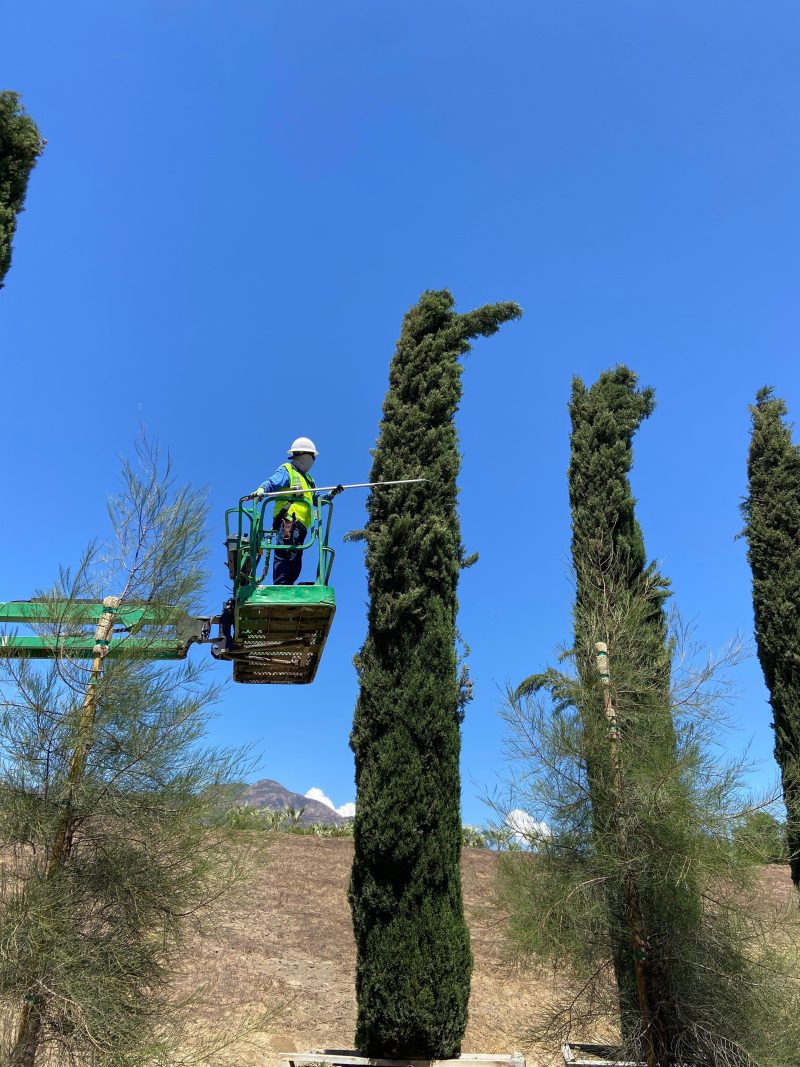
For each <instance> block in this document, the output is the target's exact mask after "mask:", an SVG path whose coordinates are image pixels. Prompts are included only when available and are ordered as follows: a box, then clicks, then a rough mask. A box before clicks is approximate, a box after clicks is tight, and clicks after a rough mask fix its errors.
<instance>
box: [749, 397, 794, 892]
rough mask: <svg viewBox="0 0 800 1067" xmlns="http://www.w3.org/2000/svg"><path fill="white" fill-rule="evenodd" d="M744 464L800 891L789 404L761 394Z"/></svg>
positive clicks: (761, 643) (759, 639) (766, 663)
mask: <svg viewBox="0 0 800 1067" xmlns="http://www.w3.org/2000/svg"><path fill="white" fill-rule="evenodd" d="M750 411H751V414H752V420H753V430H752V437H751V439H750V453H749V456H748V460H747V476H748V496H747V498H746V499H745V501H744V503H743V505H742V511H743V513H744V517H745V520H746V526H745V531H744V533H745V537H746V538H747V544H748V552H747V558H748V560H749V562H750V567H751V569H752V572H753V611H754V613H755V628H756V645H757V648H758V658H759V661H760V663H761V669H762V671H763V672H764V680H765V682H766V684H767V689H768V690H769V702H770V706H771V707H772V718H773V722H772V726H773V729H774V731H775V759H776V760H777V761H778V764H779V766H780V770H781V781H782V785H783V799H784V801H785V803H786V811H787V816H788V817H787V825H786V834H787V840H788V847H789V854H790V857H791V858H790V863H791V872H792V881H793V882H794V884H795V886H796V887H797V888H799V889H800V448H798V446H797V445H795V444H793V443H792V435H791V427H790V426H789V425H788V424H787V423H786V422H785V421H784V420H785V417H786V415H787V409H786V404H785V403H784V401H783V400H781V399H780V398H779V397H775V396H773V395H772V390H771V389H769V388H765V389H761V390H760V391H759V392H758V394H757V396H756V403H755V405H754V406H753V407H751V408H750Z"/></svg>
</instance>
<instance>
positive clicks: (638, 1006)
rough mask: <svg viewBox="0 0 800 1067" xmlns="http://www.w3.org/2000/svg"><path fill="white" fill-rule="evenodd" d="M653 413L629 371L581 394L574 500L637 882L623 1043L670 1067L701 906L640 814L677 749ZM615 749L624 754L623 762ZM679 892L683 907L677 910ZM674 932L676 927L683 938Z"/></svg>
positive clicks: (597, 808) (593, 754)
mask: <svg viewBox="0 0 800 1067" xmlns="http://www.w3.org/2000/svg"><path fill="white" fill-rule="evenodd" d="M653 407H654V397H653V392H652V390H650V389H643V390H639V389H637V380H636V375H635V374H633V372H632V371H630V370H628V369H627V368H626V367H622V366H620V367H617V368H616V369H615V370H613V371H609V372H606V373H604V374H602V375H601V376H600V378H599V379H598V380H597V382H596V383H595V384H594V385H593V386H591V388H588V389H587V388H586V386H585V385H584V384H583V382H581V381H580V380H576V381H574V382H573V388H572V398H571V403H570V416H571V420H572V440H571V445H572V450H571V460H570V467H569V498H570V507H571V511H572V557H573V562H574V569H575V575H576V580H577V588H576V603H575V652H576V658H577V666H578V672H579V675H580V678H581V681H582V686H583V692H584V697H583V701H582V709H581V710H582V715H583V720H584V726H585V728H586V730H587V736H591V737H592V738H593V743H592V744H590V746H589V748H588V750H587V756H588V762H587V770H588V778H589V783H590V785H589V788H590V794H591V795H592V799H593V810H592V816H593V821H594V824H595V827H596V829H597V831H598V833H597V842H598V844H599V847H600V850H601V852H602V851H606V850H608V851H610V853H611V855H610V856H609V861H611V860H615V859H618V858H623V859H627V860H628V861H629V871H628V872H627V873H626V874H625V876H624V877H622V878H620V879H615V880H613V881H612V882H610V883H609V885H608V887H607V894H606V899H607V906H608V914H609V919H610V923H611V929H612V945H613V954H614V970H615V974H616V979H617V985H618V988H619V997H620V1014H621V1020H622V1025H623V1031H625V1032H627V1033H628V1034H632V1033H636V1032H638V1033H639V1034H641V1035H642V1037H643V1039H644V1043H645V1047H646V1048H647V1047H648V1046H649V1048H650V1056H649V1057H648V1058H649V1059H650V1058H652V1061H653V1062H657V1063H659V1064H661V1063H667V1062H668V1061H669V1058H670V1056H671V1055H672V1054H673V1052H674V1050H675V1049H676V1048H677V1047H678V1039H679V1037H680V1034H679V1032H676V1028H678V1027H679V1026H680V1023H679V1020H680V1019H681V1015H682V1012H681V1010H680V1006H679V1005H677V1004H676V1003H675V1001H674V995H673V994H674V992H675V990H674V989H673V986H674V985H675V983H674V982H673V980H672V979H673V976H672V975H671V974H670V969H671V966H670V965H671V962H674V957H673V958H671V957H670V956H669V947H670V946H671V945H672V944H674V939H675V937H676V935H677V934H678V929H679V930H680V932H681V933H683V934H684V935H686V934H687V933H688V931H687V930H686V926H687V923H688V924H690V923H691V917H692V916H693V915H694V914H695V913H696V912H697V903H698V902H697V899H696V898H695V894H694V893H693V890H692V886H691V880H687V882H686V883H685V884H684V885H683V886H678V885H676V884H675V879H674V878H670V876H669V873H668V872H666V871H661V870H659V869H658V868H659V867H660V866H661V864H662V862H663V861H664V859H665V857H664V854H663V852H662V850H661V849H660V848H659V847H658V842H657V841H654V840H653V837H652V834H653V830H656V833H657V829H658V828H657V827H654V826H652V825H651V826H647V825H646V824H645V823H644V822H643V821H641V820H640V817H639V813H638V812H637V811H636V810H635V804H636V801H637V797H638V796H640V795H641V794H642V793H644V792H646V790H647V778H648V776H649V772H650V771H652V770H653V769H654V768H658V767H663V765H664V761H665V760H666V761H669V760H670V757H671V754H672V753H674V752H675V745H676V739H675V732H674V728H673V723H672V712H671V707H670V699H669V678H670V654H669V648H668V644H667V620H666V616H665V612H664V601H665V598H666V596H667V582H666V581H665V580H664V579H663V578H662V577H661V576H660V575H659V574H658V573H657V571H656V569H655V567H654V566H653V565H652V564H651V565H648V563H647V557H646V553H645V547H644V539H643V536H642V531H641V527H640V526H639V523H638V522H637V520H636V516H635V514H634V503H635V502H634V498H633V494H632V493H631V487H630V482H629V480H628V474H629V472H630V469H631V466H632V463H633V450H632V438H633V435H634V433H635V432H636V430H637V429H638V427H639V426H640V424H641V423H642V421H643V420H644V419H646V418H647V417H648V416H649V415H650V414H651V413H652V411H653ZM634 596H635V602H636V604H637V617H636V619H635V620H632V623H633V625H629V626H628V627H627V629H628V633H627V641H626V643H627V645H628V647H627V648H626V649H625V650H624V652H623V649H622V648H621V647H620V642H619V641H618V640H617V638H618V636H621V635H620V634H619V633H618V632H615V630H616V626H615V621H617V622H619V621H621V616H622V615H624V614H625V613H626V610H627V606H628V605H629V604H631V602H632V597H634ZM598 641H603V642H606V643H607V644H608V645H609V647H610V651H611V656H612V663H613V664H614V670H615V672H617V681H618V682H619V681H622V678H621V677H620V675H619V672H620V671H624V672H625V680H624V684H623V686H622V687H620V686H619V685H616V686H615V689H616V691H615V693H614V707H615V710H616V714H617V733H618V738H614V737H613V736H610V735H609V731H608V724H607V721H606V719H607V716H606V710H605V708H604V698H603V694H602V692H601V691H599V690H598V687H597V684H596V681H595V679H596V678H597V662H596V651H595V643H596V642H598ZM637 646H638V647H637ZM611 744H616V750H617V751H616V754H615V753H614V752H612V751H611V747H610V746H611ZM616 758H618V760H619V767H620V769H619V770H617V769H616V768H615V766H614V760H615V759H616ZM615 776H616V778H617V779H618V780H615ZM651 785H652V786H653V787H654V786H655V779H654V780H653V781H652V782H651ZM632 805H633V806H632ZM653 846H655V847H653ZM667 862H669V861H668V860H667ZM670 888H671V889H672V891H673V894H674V896H675V897H676V898H677V899H673V900H669V899H667V897H668V895H669V890H670ZM666 923H670V924H672V923H677V925H678V929H670V928H668V927H667V926H666V925H665V924H666ZM665 950H666V951H665Z"/></svg>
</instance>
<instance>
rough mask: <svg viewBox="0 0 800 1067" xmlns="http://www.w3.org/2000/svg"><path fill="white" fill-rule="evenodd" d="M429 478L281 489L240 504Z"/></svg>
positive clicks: (408, 483) (255, 496) (405, 483)
mask: <svg viewBox="0 0 800 1067" xmlns="http://www.w3.org/2000/svg"><path fill="white" fill-rule="evenodd" d="M427 480H428V479H427V478H401V479H400V480H399V481H396V482H355V483H354V484H353V485H315V486H314V488H313V489H279V490H278V491H277V492H275V493H248V494H247V496H243V497H240V499H239V503H240V504H244V502H245V501H246V500H255V499H256V498H258V499H259V500H270V499H272V498H274V497H284V496H295V495H297V494H300V493H330V492H331V491H332V490H334V489H341V490H344V489H376V488H381V487H383V486H386V485H417V484H418V483H419V482H427Z"/></svg>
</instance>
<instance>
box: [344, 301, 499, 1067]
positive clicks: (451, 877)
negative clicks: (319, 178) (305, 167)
mask: <svg viewBox="0 0 800 1067" xmlns="http://www.w3.org/2000/svg"><path fill="white" fill-rule="evenodd" d="M453 304H454V301H453V297H452V296H451V295H450V293H449V292H447V291H428V292H425V293H423V294H422V296H421V297H420V300H419V303H418V304H417V305H416V306H415V307H413V308H411V310H410V311H409V312H408V313H407V314H406V316H405V319H404V320H403V327H402V332H401V335H400V340H399V342H398V344H397V348H396V351H395V355H394V358H393V360H392V363H391V367H390V372H389V391H388V393H387V395H386V399H385V401H384V405H383V419H382V421H381V425H380V433H379V437H378V442H377V446H376V448H375V450H374V453H373V456H374V459H373V464H372V472H371V475H370V479H371V480H372V481H381V480H394V479H401V478H415V477H420V476H424V477H425V478H427V479H428V481H427V483H426V484H424V485H421V486H417V485H415V486H407V487H402V488H397V489H391V490H386V489H384V490H378V491H376V492H373V493H372V494H371V495H370V498H369V501H368V505H367V511H368V521H367V525H366V528H365V530H364V531H362V532H361V534H360V535H359V536H361V537H362V538H363V539H365V540H366V543H367V572H368V583H369V611H368V626H369V629H368V635H367V639H366V642H365V644H364V646H363V648H362V649H361V652H360V654H359V656H358V657H357V660H356V665H357V668H358V673H359V681H360V693H359V698H358V703H357V705H356V711H355V720H354V725H353V732H352V736H351V747H352V749H353V751H354V753H355V765H356V787H357V806H356V817H355V859H354V863H353V871H352V876H351V883H350V905H351V909H352V913H353V925H354V931H355V938H356V946H357V970H356V994H357V1001H358V1021H357V1029H356V1044H357V1046H358V1048H359V1049H360V1050H361V1051H362V1052H364V1053H365V1054H367V1055H383V1056H392V1055H398V1056H417V1057H424V1058H433V1057H449V1056H453V1055H455V1054H456V1053H457V1052H458V1050H459V1048H460V1044H461V1040H462V1038H463V1035H464V1031H465V1028H466V1023H467V1001H468V997H469V986H470V975H471V969H472V956H471V952H470V946H469V934H468V931H467V926H466V923H465V921H464V915H463V908H462V899H461V876H460V871H459V857H460V849H461V819H460V779H459V750H460V731H459V727H460V723H461V720H462V717H463V707H464V703H465V701H466V696H467V690H468V686H467V683H466V679H465V675H464V672H463V671H459V665H458V657H457V654H456V648H455V641H456V611H457V600H456V587H457V584H458V575H459V569H460V567H461V566H463V565H464V564H465V563H466V562H469V561H466V560H465V559H464V554H463V552H464V550H463V546H462V543H461V536H460V529H459V522H458V511H457V507H456V502H457V494H458V490H457V487H456V479H457V476H458V471H459V465H460V456H459V451H458V441H457V435H456V429H455V425H454V417H455V413H456V410H457V408H458V404H459V400H460V398H461V369H462V368H461V364H460V362H459V360H460V358H461V357H462V356H463V355H465V354H466V353H467V352H468V351H469V347H470V339H471V338H474V337H477V336H489V335H490V334H493V333H495V332H496V331H497V329H498V328H499V326H500V325H501V323H503V322H507V321H508V320H509V319H514V318H517V317H518V316H519V315H520V310H519V308H518V307H517V305H516V304H511V303H503V304H492V305H487V306H486V307H482V308H478V309H477V310H475V311H471V312H468V313H466V314H463V315H462V314H458V313H457V312H456V311H454V310H453Z"/></svg>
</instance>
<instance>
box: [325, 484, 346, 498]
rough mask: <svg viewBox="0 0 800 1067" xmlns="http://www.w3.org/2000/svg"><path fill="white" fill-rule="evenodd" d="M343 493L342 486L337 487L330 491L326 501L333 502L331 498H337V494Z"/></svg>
mask: <svg viewBox="0 0 800 1067" xmlns="http://www.w3.org/2000/svg"><path fill="white" fill-rule="evenodd" d="M343 492H344V486H343V485H337V486H336V487H335V488H334V489H331V491H330V493H328V500H333V498H334V497H335V496H338V495H339V493H343Z"/></svg>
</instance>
